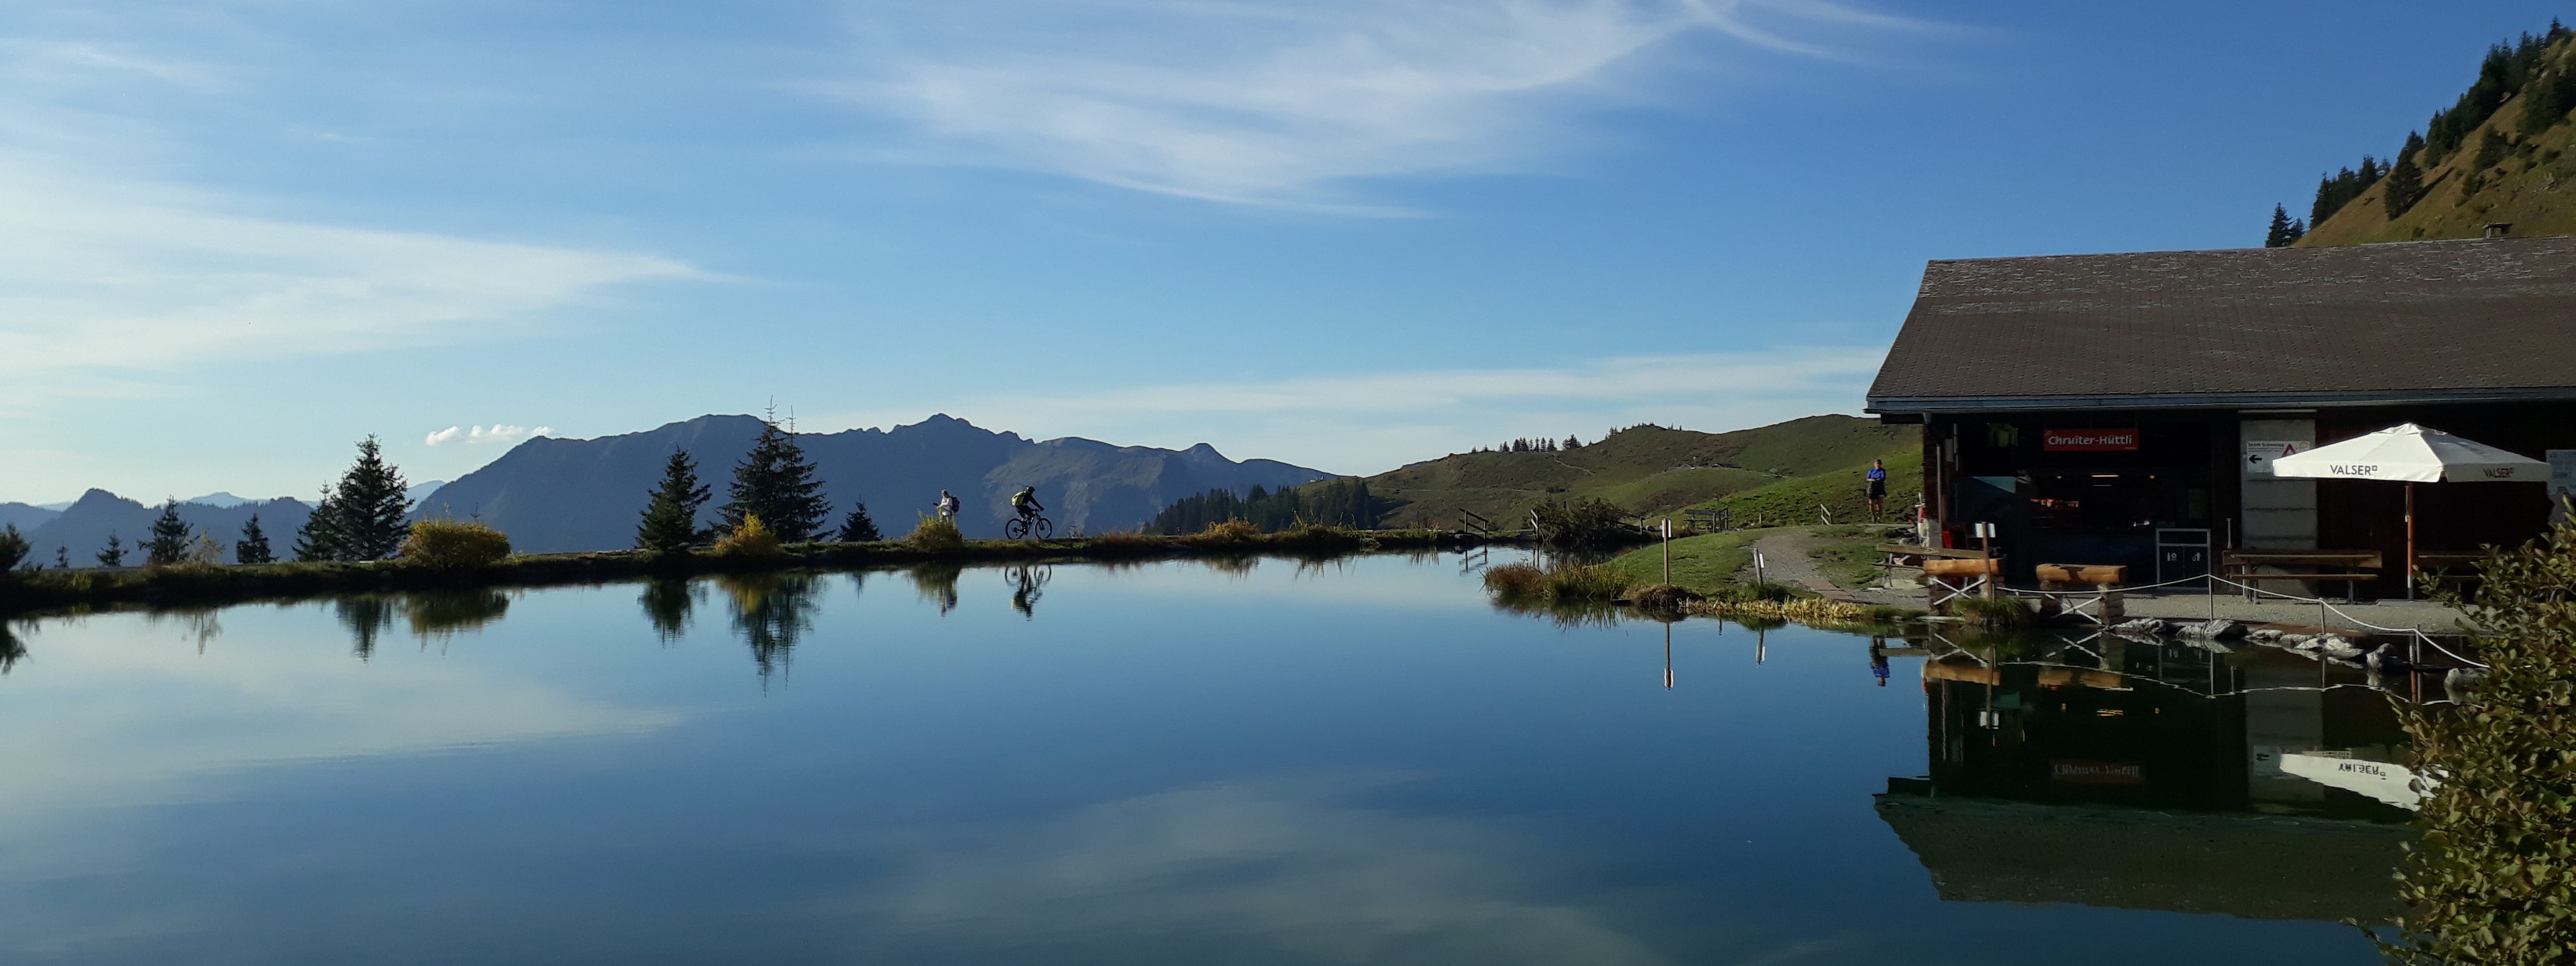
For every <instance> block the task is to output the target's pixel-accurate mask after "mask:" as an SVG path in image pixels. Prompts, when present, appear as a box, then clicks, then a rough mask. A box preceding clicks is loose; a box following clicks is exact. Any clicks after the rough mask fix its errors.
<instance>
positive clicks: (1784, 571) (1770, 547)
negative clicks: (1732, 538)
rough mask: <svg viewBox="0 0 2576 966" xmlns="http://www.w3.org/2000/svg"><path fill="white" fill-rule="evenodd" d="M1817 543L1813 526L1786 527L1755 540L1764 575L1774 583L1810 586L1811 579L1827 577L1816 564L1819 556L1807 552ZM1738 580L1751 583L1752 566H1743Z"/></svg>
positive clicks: (1754, 545) (1754, 543) (1737, 575)
mask: <svg viewBox="0 0 2576 966" xmlns="http://www.w3.org/2000/svg"><path fill="white" fill-rule="evenodd" d="M1816 543H1817V540H1816V535H1815V534H1814V533H1813V532H1812V528H1809V527H1785V528H1782V529H1781V531H1780V532H1778V533H1774V534H1769V535H1767V536H1764V537H1763V538H1762V539H1759V540H1755V541H1753V549H1755V550H1757V551H1760V552H1761V554H1762V563H1763V568H1764V576H1766V577H1769V578H1770V580H1771V582H1772V583H1775V584H1788V585H1790V586H1792V587H1808V586H1812V585H1811V584H1809V583H1808V582H1809V581H1817V580H1824V579H1825V571H1824V569H1823V568H1821V567H1818V566H1816V558H1814V557H1810V556H1807V551H1809V550H1813V549H1815V546H1816ZM1736 579H1738V580H1742V581H1745V582H1747V583H1750V582H1752V580H1753V565H1752V564H1746V565H1744V569H1743V570H1742V571H1740V572H1738V573H1737V574H1736Z"/></svg>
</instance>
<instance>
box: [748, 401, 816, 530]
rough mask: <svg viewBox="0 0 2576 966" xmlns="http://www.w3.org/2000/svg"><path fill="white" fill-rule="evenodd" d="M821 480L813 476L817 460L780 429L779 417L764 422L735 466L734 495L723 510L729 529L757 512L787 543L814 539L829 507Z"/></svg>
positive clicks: (792, 437) (791, 436) (792, 436)
mask: <svg viewBox="0 0 2576 966" xmlns="http://www.w3.org/2000/svg"><path fill="white" fill-rule="evenodd" d="M822 489H823V481H821V480H818V479H815V478H814V464H812V463H808V462H806V461H805V450H804V448H803V447H800V446H798V445H796V437H795V436H794V435H793V434H791V433H788V432H786V431H784V430H781V429H779V428H778V423H777V422H776V421H775V420H764V421H763V423H762V426H761V430H760V438H759V439H757V440H754V441H753V442H752V444H751V452H750V453H747V454H745V455H744V456H743V458H742V464H741V465H739V466H736V467H734V470H733V485H732V486H731V487H730V488H729V492H730V495H731V496H732V497H733V499H732V501H731V502H728V503H726V504H725V505H724V507H723V508H722V511H723V514H724V526H725V529H727V530H731V529H733V528H735V527H739V526H741V525H742V518H743V517H744V516H746V515H750V514H758V515H759V517H760V522H762V523H764V524H767V525H768V526H769V529H770V530H771V531H772V532H775V533H777V534H778V539H779V540H780V541H781V542H784V543H804V542H806V541H808V540H812V539H814V535H815V532H816V531H818V530H820V529H821V528H822V526H823V520H824V518H825V517H826V516H828V515H829V514H830V513H831V512H832V510H831V504H830V503H828V502H826V501H825V500H824V499H823V494H822Z"/></svg>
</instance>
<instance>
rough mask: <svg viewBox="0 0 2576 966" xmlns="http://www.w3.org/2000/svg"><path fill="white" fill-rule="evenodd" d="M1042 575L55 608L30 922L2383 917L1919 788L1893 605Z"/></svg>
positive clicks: (2235, 954)
mask: <svg viewBox="0 0 2576 966" xmlns="http://www.w3.org/2000/svg"><path fill="white" fill-rule="evenodd" d="M950 576H953V578H954V582H953V584H952V583H951V582H950V580H949V579H947V578H948V577H950ZM1040 577H1043V578H1045V582H1044V583H1042V584H1041V583H1036V579H1037V578H1040ZM1018 580H1019V575H1018V574H1017V573H1016V572H1006V571H1004V570H1001V569H991V568H987V569H968V570H965V571H963V572H962V573H954V574H953V575H943V574H940V573H935V572H934V573H929V574H917V575H916V574H905V573H871V574H864V575H852V574H830V575H818V576H812V577H806V578H785V579H772V580H767V581H761V580H754V581H749V582H736V583H733V584H726V583H722V582H718V581H699V582H696V583H694V584H690V585H668V586H663V587H659V588H654V587H649V586H647V585H632V584H630V585H616V586H607V587H598V588H571V589H555V590H541V591H530V592H525V593H515V594H479V593H478V594H460V595H447V596H444V597H436V598H387V599H382V600H366V599H357V600H348V601H336V602H321V603H300V604H295V605H291V606H265V605H252V606H243V607H235V608H230V609H225V610H221V611H218V612H214V613H211V614H201V615H193V616H181V615H165V616H161V617H159V618H157V619H153V618H147V617H145V616H143V615H113V616H100V617H93V618H89V619H86V620H53V621H45V622H42V623H39V624H37V625H34V626H32V627H29V626H25V625H21V626H19V627H17V628H16V629H15V634H16V638H17V640H18V641H19V642H20V643H21V644H22V645H23V647H24V650H25V655H24V656H23V657H22V658H20V659H19V660H18V661H17V662H16V664H15V665H14V667H12V668H11V669H10V670H9V672H8V674H7V675H6V677H5V678H0V734H5V735H6V736H7V739H6V740H5V741H0V959H5V960H7V961H11V962H53V961H61V962H81V963H173V962H189V963H228V962H244V963H334V964H341V963H458V962H474V963H583V962H595V963H660V962H674V963H679V962H688V963H696V962H777V963H802V962H862V963H1049V964H1058V963H1193V964H1198V963H1244V964H1261V963H1319V962H1332V963H1350V962H1402V963H1444V962H1454V963H1586V964H1630V963H1634V964H1648V963H1719V964H1736V963H1740V964H1754V963H1762V964H1791V963H1909V964H1923V963H1978V964H1994V963H2052V964H2056V963H2069V962H2081V963H2086V964H2107V963H2174V962H2264V963H2268V964H2296V963H2366V962H2373V961H2375V959H2376V957H2375V956H2373V955H2372V953H2371V950H2370V948H2369V946H2368V944H2367V943H2365V942H2364V941H2362V940H2361V939H2360V938H2359V937H2358V936H2357V935H2356V934H2355V933H2354V932H2353V931H2352V930H2351V929H2350V928H2349V927H2345V926H2340V925H2336V924H2334V923H2331V922H2322V921H2301V920H2296V919H2288V920H2284V919H2265V918H2247V917H2246V916H2248V915H2251V916H2263V915H2278V914H2279V910H2278V908H2276V907H2275V906H2274V905H2270V904H2267V903H2268V902H2269V899H2270V898H2271V896H2270V894H2271V893H2273V892H2278V891H2281V890H2282V888H2283V887H2281V886H2279V885H2278V884H2277V883H2265V882H2249V881H2244V880H2241V879H2239V880H2233V881H2209V882H2205V883H2204V882H2199V881H2198V880H2195V879H2193V876H2201V877H2203V878H2214V879H2220V880H2225V879H2228V877H2229V876H2230V875H2233V873H2228V872H2225V871H2220V872H2211V871H2209V868H2208V867H2204V866H2191V865H2190V864H2189V863H2185V865H2186V866H2187V867H2185V868H2181V869H2178V870H2177V869H2172V868H2167V869H2160V870H2152V873H2153V874H2154V875H2161V876H2164V877H2165V878H2166V879H2174V878H2175V877H2179V881H2165V882H2162V883H2161V884H2160V885H2157V886H2154V887H2149V888H2145V889H2144V891H2145V892H2155V891H2156V889H2158V888H2161V889H2164V890H2165V892H2164V893H2159V894H2154V895H2141V894H2140V893H2141V889H2140V887H2138V886H2136V884H2135V883H2126V882H2120V881H2110V880H2109V879H2105V878H2104V873H2103V872H2102V865H2101V863H2102V862H2103V861H2105V860H2104V859H2103V858H2102V856H2103V855H2105V854H2113V855H2114V858H2113V859H2111V860H2108V861H2111V862H2112V864H2113V865H2117V864H2118V862H2119V861H2122V860H2120V859H2118V858H2117V857H2116V854H2117V853H2120V852H2121V851H2122V850H2123V849H2132V848H2133V847H2134V846H2135V843H2134V841H2133V839H2134V836H2131V835H2130V833H2128V832H2126V831H2123V830H2122V828H2121V827H2117V826H2118V823H2110V824H2107V825H2105V824H2102V823H2095V824H2094V825H2087V824H2085V822H2087V821H2090V820H2089V819H2086V818H2085V817H2084V815H2083V813H2080V812H2073V813H2065V814H2060V812H2064V807H2062V806H2045V805H2036V804H2029V803H2026V802H2025V803H2021V804H1994V803H1988V804H1983V805H1975V806H1973V807H1972V806H1968V805H1963V806H1962V808H1964V809H1966V810H1965V811H1956V812H1951V811H1941V810H1939V809H1927V808H1926V807H1924V806H1923V803H1925V802H1928V801H1932V800H1928V799H1922V798H1920V797H1907V798H1904V799H1902V800H1899V799H1900V797H1899V796H1893V795H1881V794H1880V793H1883V792H1887V791H1888V790H1889V786H1890V779H1891V778H1899V779H1906V778H1912V777H1914V776H1923V775H1927V774H1931V773H1932V772H1934V771H1935V770H1936V765H1938V767H1940V768H1946V769H1953V770H1956V769H1957V768H1960V767H1970V766H1975V765H1976V762H1973V761H1972V762H1967V763H1966V765H1964V766H1963V765H1962V764H1961V763H1960V762H1957V761H1952V762H1950V763H1947V764H1941V763H1936V762H1934V761H1932V760H1931V758H1932V757H1933V755H1932V752H1933V751H1934V750H1937V749H1939V748H1941V747H1943V746H1942V745H1941V744H1940V742H1941V741H1942V740H1943V738H1942V736H1941V734H1940V733H1941V732H1942V731H1943V729H1944V728H1945V727H1947V726H1946V725H1945V724H1944V723H1943V719H1942V718H1941V714H1940V713H1938V712H1937V710H1936V709H1935V708H1933V707H1930V706H1928V704H1927V702H1931V701H1933V700H1934V699H1935V698H1936V697H1937V695H1935V692H1936V691H1938V690H1940V688H1941V687H1947V686H1948V683H1949V682H1946V681H1936V682H1931V684H1932V685H1935V686H1930V687H1928V686H1927V682H1926V678H1925V675H1924V672H1923V668H1922V664H1923V661H1922V659H1920V658H1916V657H1906V656H1897V657H1894V658H1891V659H1888V660H1887V662H1886V663H1887V664H1888V665H1889V670H1890V674H1889V678H1888V683H1886V684H1884V685H1882V684H1881V683H1880V679H1879V677H1878V676H1877V675H1876V674H1874V673H1873V671H1872V666H1871V664H1872V661H1871V653H1870V644H1871V642H1870V640H1869V639H1867V638H1863V637H1854V636H1849V635H1841V634H1834V633H1827V632H1822V631H1814V630H1807V629H1801V628H1781V629H1774V630H1770V631H1768V632H1764V633H1758V634H1757V633H1756V632H1754V631H1750V630H1747V629H1745V628H1742V627H1735V626H1728V625H1722V624H1720V623H1718V622H1714V621H1704V620H1694V621H1689V622H1685V623H1682V624H1679V625H1675V626H1672V627H1670V628H1669V633H1670V638H1669V640H1670V645H1669V654H1670V658H1669V661H1670V663H1669V668H1670V671H1669V673H1670V681H1671V686H1670V687H1669V688H1668V687H1667V686H1666V681H1667V658H1666V654H1667V644H1666V641H1667V637H1666V633H1667V630H1668V629H1667V627H1666V626H1664V625H1661V624H1656V623H1652V622H1641V621H1632V622H1628V623H1620V624H1615V625H1601V624H1590V625H1577V626H1560V624H1559V623H1558V622H1555V621H1551V620H1548V619H1544V618H1532V617H1527V616H1517V615H1512V614H1506V613H1500V612H1497V611H1496V610H1494V609H1493V608H1492V607H1491V606H1490V605H1488V603H1487V602H1486V600H1485V599H1484V596H1483V594H1482V593H1481V591H1480V590H1479V588H1478V587H1477V584H1476V579H1475V577H1474V575H1473V574H1472V573H1466V572H1463V571H1462V568H1461V565H1460V561H1459V560H1458V558H1456V557H1454V556H1450V557H1443V558H1439V559H1436V560H1408V559H1404V558H1399V557H1371V558H1360V559H1352V560H1348V561H1344V562H1340V563H1335V564H1327V565H1323V566H1320V567H1317V566H1307V567H1304V568H1300V567H1299V566H1297V565H1296V564H1295V563H1293V562H1288V561H1279V560H1268V561H1262V562H1259V563H1258V564H1255V565H1250V566H1248V567H1244V566H1237V567H1234V568H1222V567H1211V566H1208V565H1205V564H1200V563H1161V564H1150V565H1145V566H1139V567H1126V568H1115V569H1113V568H1107V567H1099V566H1057V567H1054V568H1052V569H1051V570H1048V569H1043V568H1042V569H1040V570H1039V571H1038V572H1037V573H1035V574H1032V575H1030V580H1029V583H1028V584H1027V585H1025V586H1024V585H1021V584H1019V583H1018ZM1902 643H1903V642H1891V643H1890V645H1889V646H1891V647H1894V646H1897V645H1901V644H1902ZM1898 653H1899V654H1900V655H1902V654H1903V653H1904V652H1902V651H1900V652H1898ZM2031 693H2033V694H2055V693H2058V692H2057V691H2055V690H2049V691H2045V692H2031ZM1979 710H1983V709H1979ZM2139 713H2144V714H2161V713H2162V712H2159V711H2154V710H2143V711H2140V712H2139ZM2258 717H2259V715H2258ZM2088 720H2089V719H2088ZM2158 720H2162V719H2158ZM2183 740H2184V742H2185V743H2186V744H2189V743H2191V742H2196V741H2199V740H2200V739H2197V738H2188V737H2186V738H2185V739H2183ZM2230 740H2233V741H2235V744H2234V745H2228V744H2227V743H2226V742H2225V741H2221V742H2219V747H2217V748H2216V750H2215V751H2206V752H2205V756H2214V757H2213V760H2216V761H2220V762H2221V763H2222V764H2224V765H2226V767H2238V768H2240V769H2241V763H2242V754H2243V751H2242V745H2243V740H2242V735H2239V736H2237V738H2235V739H2230ZM2203 754H2204V751H2187V752H2185V755H2186V757H2188V756H2190V755H2203ZM1957 755H1958V753H1957V752H1955V751H1954V752H1953V753H1951V754H1950V757H1952V758H1956V757H1957ZM2230 762H2232V763H2233V764H2227V763H2230ZM1971 770H1973V768H1971ZM2113 770H2114V771H2116V769H2113ZM2224 770H2225V768H2224V767H2221V768H2219V769H2218V771H2220V772H2223V771H2224ZM2115 779H2116V776H2115ZM2077 780H2078V781H2079V782H2081V781H2083V780H2085V779H2084V778H2083V776H2081V775H2079V776H2078V778H2077ZM1900 784H1902V783H1900ZM2010 793H2011V790H2010V789H2003V790H2000V791H1997V792H1995V794H2010ZM2022 797H2024V798H2029V797H2033V796H2030V795H2024V796H2022ZM2038 797H2046V796H2044V795H2042V796H2038ZM1889 800H1897V801H1895V802H1894V805H1892V806H1891V805H1890V804H1888V802H1889ZM1908 802H1912V803H1913V804H1907V803H1908ZM1891 807H1893V808H1894V809H1895V810H1894V811H1892V812H1891V811H1889V809H1890V808H1891ZM2052 808H2054V809H2058V811H2057V812H2052V811H2050V810H2051V809H2052ZM1979 809H1983V810H1982V811H1980V810H1979ZM2069 814H2072V815H2074V817H2073V818H2068V817H2067V815H2069ZM2238 820H2239V819H2233V818H2231V819H2229V821H2238ZM2242 820H2243V821H2264V820H2268V819H2257V818H2254V817H2244V818H2243V819H2242ZM2281 821H2294V820H2288V819H2283V820H2281ZM1900 829H1901V830H1902V833H1901V834H1900ZM2154 834H2163V833H2154ZM2242 834H2243V833H2242V832H2241V830H2240V831H2229V832H2225V833H2223V834H2222V835H2221V837H2222V838H2224V837H2225V836H2230V835H2235V836H2241V835H2242ZM2261 835H2262V833H2261V832H2260V830H2259V829H2258V830H2257V832H2256V833H2254V838H2255V839H2261ZM2190 837H2191V836H2190V835H2188V834H2186V835H2185V838H2190ZM2199 840H2202V841H2208V840H2210V839H2209V837H2208V836H2201V837H2200V839H2199ZM2228 841H2235V840H2234V839H2229V840H2228ZM2268 841H2269V840H2262V842H2256V843H2255V844H2254V845H2249V846H2246V847H2247V848H2252V849H2256V850H2257V851H2259V850H2261V849H2263V848H2267V847H2269V846H2266V845H2264V844H2262V843H2263V842H2268ZM2095 842H2099V843H2101V844H2100V845H2099V846H2098V847H2094V846H2093V845H2090V844H2088V843H2095ZM2124 843H2126V844H2124ZM2231 847H2233V846H2231ZM2295 852H2296V849H2295V848H2293V849H2292V850H2291V853H2289V854H2294V853H2295ZM2266 854H2268V853H2266ZM2088 856H2089V857H2088ZM1927 861H1928V862H1931V863H1933V864H1934V865H1935V866H1939V868H1927V865H1926V863H1927ZM2270 873H2271V874H2273V875H2279V874H2280V873H2279V870H2277V869H2275V870H2270ZM2300 874H2301V875H2305V876H2308V877H2309V878H2311V879H2319V878H2320V877H2323V878H2331V877H2335V876H2343V877H2346V878H2348V877H2350V876H2351V875H2353V874H2355V873H2352V872H2350V871H2348V870H2343V869H2341V868H2340V867H2333V866H2331V865H2330V864H2329V865H2325V866H2320V867H2318V869H2317V870H2316V871H2314V872H2312V873H2300ZM2374 874H2376V875H2379V876H2382V877H2384V875H2385V871H2384V869H2382V870H2380V871H2378V872H2376V873H2374ZM1936 877H1938V880H1937V881H1938V884H1936ZM2088 877H2089V878H2088ZM2114 878H2116V876H2114ZM2380 881H2384V879H2382V880H2380ZM2306 886H2314V887H2315V889H2316V890H2317V891H2322V892H2324V893H2334V892H2335V891H2336V890H2338V889H2344V890H2349V889H2350V888H2353V887H2352V885H2351V884H2350V883H2348V882H2338V881H2314V882H2309V883H2305V884H2303V885H2300V886H2294V887H2290V889H2289V891H2297V889H2299V888H2305V887H2306ZM2382 888H2384V887H2382ZM2364 891H2365V892H2366V891H2368V888H2367V887H2365V888H2364ZM2174 893H2179V894H2183V895H2185V896H2191V895H2199V896H2204V897H2208V898H2207V899H2206V901H2205V902H2204V903H2203V906H2200V907H2194V906H2190V905H2189V904H2188V902H2185V903H2183V904H2182V907H2185V908H2202V907H2206V906H2208V905H2212V904H2214V905H2218V906H2227V905H2228V904H2229V903H2242V904H2245V905H2244V906H2243V908H2239V909H2237V910H2236V911H2238V912H2239V913H2241V914H2240V915H2229V914H2226V913H2225V912H2224V911H2219V912H2180V911H2170V909H2171V908H2174V907H2175V906H2176V900H2174V899H2173V897H2172V894H2174ZM1945 895H1947V896H1948V898H1945ZM2240 896H2242V898H2232V897H2240ZM2088 903H2089V904H2088ZM2325 904H2326V905H2331V904H2332V902H2331V900H2329V901H2327V902H2326V903H2325ZM2319 908H2323V906H2320V907H2319Z"/></svg>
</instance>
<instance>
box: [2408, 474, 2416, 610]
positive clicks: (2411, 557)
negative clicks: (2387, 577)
mask: <svg viewBox="0 0 2576 966" xmlns="http://www.w3.org/2000/svg"><path fill="white" fill-rule="evenodd" d="M2406 599H2407V600H2414V599H2415V484H2413V483H2408V484H2406Z"/></svg>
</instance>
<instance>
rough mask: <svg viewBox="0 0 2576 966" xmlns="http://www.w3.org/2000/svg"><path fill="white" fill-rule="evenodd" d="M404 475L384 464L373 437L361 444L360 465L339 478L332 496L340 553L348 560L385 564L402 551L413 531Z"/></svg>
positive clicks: (356, 465) (356, 463) (354, 466)
mask: <svg viewBox="0 0 2576 966" xmlns="http://www.w3.org/2000/svg"><path fill="white" fill-rule="evenodd" d="M407 489H409V487H408V486H406V485H405V484H404V483H403V477H402V471H401V470H397V469H395V468H393V466H391V465H389V464H387V463H386V462H385V460H384V453H383V450H382V447H381V446H379V445H378V444H377V442H376V438H375V437H374V436H369V437H367V438H366V439H365V440H363V441H361V442H359V443H358V461H357V462H355V463H352V464H350V466H349V471H348V472H347V473H343V474H341V476H340V488H339V489H338V490H337V491H336V492H334V493H333V494H332V498H333V499H334V500H335V501H336V502H338V504H339V517H340V521H339V525H340V548H339V549H340V552H341V554H342V558H341V559H345V560H382V559H384V558H386V557H390V556H393V555H394V551H396V550H400V549H402V542H403V538H404V537H408V536H410V535H411V528H410V527H409V526H406V525H404V523H403V517H405V516H409V515H410V514H411V497H410V496H408V495H406V494H405V493H404V492H403V491H404V490H407Z"/></svg>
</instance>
